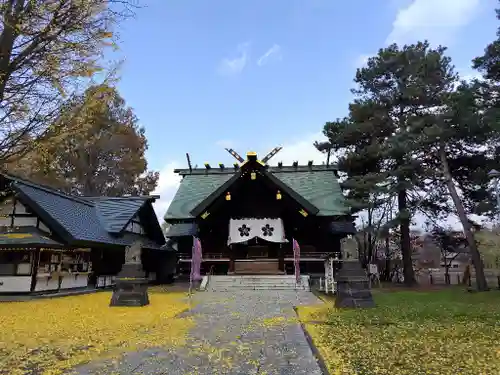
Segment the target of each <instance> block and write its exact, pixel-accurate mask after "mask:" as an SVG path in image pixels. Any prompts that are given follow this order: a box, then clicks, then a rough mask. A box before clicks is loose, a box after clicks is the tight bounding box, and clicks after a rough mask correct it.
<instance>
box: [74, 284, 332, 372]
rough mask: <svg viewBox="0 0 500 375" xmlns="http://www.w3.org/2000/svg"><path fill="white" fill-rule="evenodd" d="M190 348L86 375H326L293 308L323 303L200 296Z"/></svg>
mask: <svg viewBox="0 0 500 375" xmlns="http://www.w3.org/2000/svg"><path fill="white" fill-rule="evenodd" d="M193 300H194V301H195V302H196V304H195V307H194V308H193V310H192V311H191V312H190V314H194V316H195V322H196V326H195V327H194V328H193V329H192V330H191V332H190V334H189V338H188V344H187V347H184V348H181V349H179V348H175V349H173V350H172V351H171V352H168V351H165V350H156V351H154V350H150V351H145V352H141V353H133V354H129V355H126V356H125V357H124V358H123V360H121V361H120V364H119V365H118V367H116V365H115V366H113V367H111V366H110V365H108V364H102V365H87V366H84V367H81V368H79V369H77V373H78V374H80V375H84V374H85V375H86V374H96V373H99V374H118V373H119V374H121V375H129V374H143V375H149V374H156V375H160V374H165V375H167V374H168V375H187V374H193V375H195V374H196V375H216V374H221V375H222V374H227V375H252V374H255V375H264V374H266V375H285V374H290V375H291V374H294V375H302V374H303V375H322V372H321V370H320V367H319V366H318V364H317V362H316V359H315V357H314V355H313V353H312V351H311V349H310V347H309V345H308V343H307V340H306V338H305V336H304V333H303V332H302V328H301V327H300V324H299V323H298V322H297V321H296V314H295V311H294V310H293V306H298V305H302V304H305V305H308V304H314V303H320V301H319V300H318V299H317V298H316V297H315V296H314V295H313V294H312V293H310V292H304V291H298V292H295V291H238V292H235V293H232V292H231V293H229V292H224V293H222V292H220V293H216V292H212V293H211V292H202V293H197V294H196V295H195V296H194V297H193Z"/></svg>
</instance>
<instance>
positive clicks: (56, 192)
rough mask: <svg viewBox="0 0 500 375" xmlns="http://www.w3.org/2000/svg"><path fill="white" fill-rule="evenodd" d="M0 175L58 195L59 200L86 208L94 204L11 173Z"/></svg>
mask: <svg viewBox="0 0 500 375" xmlns="http://www.w3.org/2000/svg"><path fill="white" fill-rule="evenodd" d="M0 174H2V175H3V176H5V177H7V178H9V179H11V180H13V182H15V183H21V184H23V185H27V186H30V187H32V188H35V189H38V190H43V191H45V192H47V193H50V194H54V195H58V196H60V197H61V198H66V199H69V200H72V201H75V202H78V203H83V204H86V205H88V206H94V204H93V203H92V202H89V201H86V200H85V199H81V198H80V197H78V196H76V195H72V194H66V193H64V192H62V191H60V190H56V189H54V188H52V187H49V186H47V185H41V184H38V183H35V182H32V181H30V180H27V179H25V178H22V177H18V176H16V175H13V174H11V173H6V172H1V173H0Z"/></svg>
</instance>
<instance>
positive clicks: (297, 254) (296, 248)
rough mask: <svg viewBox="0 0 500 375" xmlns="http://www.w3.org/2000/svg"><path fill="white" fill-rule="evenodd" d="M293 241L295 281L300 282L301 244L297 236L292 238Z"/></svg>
mask: <svg viewBox="0 0 500 375" xmlns="http://www.w3.org/2000/svg"><path fill="white" fill-rule="evenodd" d="M292 243H293V265H294V267H295V281H297V284H300V246H299V243H298V242H297V241H295V238H293V239H292Z"/></svg>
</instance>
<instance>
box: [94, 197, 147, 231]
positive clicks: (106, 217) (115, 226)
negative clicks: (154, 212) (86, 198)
mask: <svg viewBox="0 0 500 375" xmlns="http://www.w3.org/2000/svg"><path fill="white" fill-rule="evenodd" d="M146 201H147V200H146V199H144V198H143V197H127V198H108V199H102V198H101V199H97V200H95V209H96V212H97V217H98V218H99V220H100V222H101V224H102V226H103V227H104V229H106V231H108V232H110V233H120V232H121V231H122V230H123V229H124V228H125V226H126V225H127V224H128V223H129V221H130V220H131V219H132V218H133V217H134V216H135V215H136V214H137V212H138V211H139V210H140V209H141V207H142V206H144V204H145V203H146Z"/></svg>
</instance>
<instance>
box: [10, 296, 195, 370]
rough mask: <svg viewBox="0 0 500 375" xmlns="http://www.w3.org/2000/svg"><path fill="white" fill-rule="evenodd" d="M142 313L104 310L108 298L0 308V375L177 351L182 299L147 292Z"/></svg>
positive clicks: (183, 324)
mask: <svg viewBox="0 0 500 375" xmlns="http://www.w3.org/2000/svg"><path fill="white" fill-rule="evenodd" d="M149 297H150V301H151V303H150V305H148V306H145V307H138V308H135V307H132V308H130V307H128V308H127V307H112V308H111V307H109V302H110V299H111V292H101V293H95V294H89V295H82V296H72V297H64V298H54V299H44V300H34V301H29V302H12V303H2V304H0V322H1V326H2V330H0V374H16V375H17V374H19V375H21V374H31V373H37V374H43V375H57V374H61V373H62V372H63V371H65V370H67V369H69V368H72V367H74V366H76V365H79V364H82V363H86V362H89V361H91V360H95V359H101V358H110V357H113V356H115V355H118V356H119V355H121V354H123V353H125V352H128V351H134V350H140V349H145V348H155V347H172V346H182V345H184V344H185V339H186V334H187V331H188V330H189V328H191V326H192V325H193V322H192V319H191V318H187V317H186V318H176V316H177V315H178V314H179V313H181V312H182V311H184V310H186V309H187V308H188V307H189V305H188V303H187V302H186V298H185V297H186V295H185V294H182V293H164V292H163V291H159V290H153V291H152V292H150V296H149Z"/></svg>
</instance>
